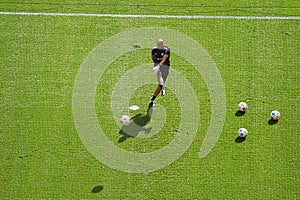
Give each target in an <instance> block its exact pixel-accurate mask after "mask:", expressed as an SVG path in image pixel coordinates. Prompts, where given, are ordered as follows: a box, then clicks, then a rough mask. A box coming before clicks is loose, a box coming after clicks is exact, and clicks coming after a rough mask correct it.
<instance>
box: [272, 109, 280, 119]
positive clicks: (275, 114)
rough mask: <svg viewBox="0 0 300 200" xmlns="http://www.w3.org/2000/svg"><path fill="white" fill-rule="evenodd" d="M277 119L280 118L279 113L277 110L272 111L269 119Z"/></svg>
mask: <svg viewBox="0 0 300 200" xmlns="http://www.w3.org/2000/svg"><path fill="white" fill-rule="evenodd" d="M279 117H280V112H279V111H278V110H273V111H272V112H271V118H272V119H273V120H278V119H279Z"/></svg>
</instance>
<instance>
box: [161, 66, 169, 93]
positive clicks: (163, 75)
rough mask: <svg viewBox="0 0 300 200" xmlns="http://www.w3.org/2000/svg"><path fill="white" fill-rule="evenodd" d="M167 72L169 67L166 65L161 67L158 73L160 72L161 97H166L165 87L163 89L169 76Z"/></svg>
mask: <svg viewBox="0 0 300 200" xmlns="http://www.w3.org/2000/svg"><path fill="white" fill-rule="evenodd" d="M169 70H170V66H168V65H164V66H163V67H161V69H160V72H161V79H162V83H163V85H162V87H161V95H163V96H165V95H166V91H165V87H164V83H166V81H167V77H168V75H169Z"/></svg>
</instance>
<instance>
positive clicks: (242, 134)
mask: <svg viewBox="0 0 300 200" xmlns="http://www.w3.org/2000/svg"><path fill="white" fill-rule="evenodd" d="M238 134H239V137H242V138H244V137H246V136H247V135H248V130H247V129H245V128H240V129H239V130H238Z"/></svg>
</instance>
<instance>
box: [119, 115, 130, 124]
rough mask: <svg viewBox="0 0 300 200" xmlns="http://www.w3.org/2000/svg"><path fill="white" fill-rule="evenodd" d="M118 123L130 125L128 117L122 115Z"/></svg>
mask: <svg viewBox="0 0 300 200" xmlns="http://www.w3.org/2000/svg"><path fill="white" fill-rule="evenodd" d="M120 121H121V123H122V124H123V125H128V124H129V123H130V117H129V116H128V115H122V117H121V119H120Z"/></svg>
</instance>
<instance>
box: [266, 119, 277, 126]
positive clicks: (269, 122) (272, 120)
mask: <svg viewBox="0 0 300 200" xmlns="http://www.w3.org/2000/svg"><path fill="white" fill-rule="evenodd" d="M277 122H278V120H274V119H272V118H271V119H270V120H269V121H268V124H269V125H274V124H276V123H277Z"/></svg>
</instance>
